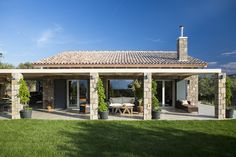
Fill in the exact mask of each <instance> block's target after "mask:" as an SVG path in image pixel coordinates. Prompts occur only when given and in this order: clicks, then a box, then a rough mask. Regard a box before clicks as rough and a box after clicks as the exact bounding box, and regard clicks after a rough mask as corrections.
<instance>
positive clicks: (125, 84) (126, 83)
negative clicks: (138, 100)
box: [109, 80, 134, 97]
mask: <svg viewBox="0 0 236 157" xmlns="http://www.w3.org/2000/svg"><path fill="white" fill-rule="evenodd" d="M132 83H133V80H110V81H109V97H122V96H124V97H134V92H133V91H132V89H131V84H132Z"/></svg>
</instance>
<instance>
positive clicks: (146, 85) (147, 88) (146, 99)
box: [143, 73, 152, 120]
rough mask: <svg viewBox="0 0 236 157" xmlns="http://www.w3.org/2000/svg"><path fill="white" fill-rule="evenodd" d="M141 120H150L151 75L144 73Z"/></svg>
mask: <svg viewBox="0 0 236 157" xmlns="http://www.w3.org/2000/svg"><path fill="white" fill-rule="evenodd" d="M143 91H144V93H143V109H144V113H143V119H144V120H151V119H152V73H144V80H143Z"/></svg>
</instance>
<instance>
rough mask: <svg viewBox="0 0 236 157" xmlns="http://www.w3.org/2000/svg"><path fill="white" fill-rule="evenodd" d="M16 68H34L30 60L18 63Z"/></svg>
mask: <svg viewBox="0 0 236 157" xmlns="http://www.w3.org/2000/svg"><path fill="white" fill-rule="evenodd" d="M17 68H19V69H34V67H33V64H32V63H30V62H25V63H20V64H19V65H18V67H17Z"/></svg>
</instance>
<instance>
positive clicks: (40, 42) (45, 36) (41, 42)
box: [36, 24, 63, 47]
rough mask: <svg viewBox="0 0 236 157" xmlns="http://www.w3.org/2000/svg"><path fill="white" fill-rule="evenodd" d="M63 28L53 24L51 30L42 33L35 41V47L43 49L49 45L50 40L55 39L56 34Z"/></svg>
mask: <svg viewBox="0 0 236 157" xmlns="http://www.w3.org/2000/svg"><path fill="white" fill-rule="evenodd" d="M62 30H63V28H62V27H61V26H60V25H58V24H54V27H53V28H51V29H48V30H46V31H43V32H42V34H41V35H40V37H39V38H38V39H37V41H36V42H37V46H38V47H43V46H45V45H47V44H49V43H51V42H52V39H53V38H55V36H56V34H57V33H59V32H61V31H62Z"/></svg>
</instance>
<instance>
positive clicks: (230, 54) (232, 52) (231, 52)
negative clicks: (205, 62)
mask: <svg viewBox="0 0 236 157" xmlns="http://www.w3.org/2000/svg"><path fill="white" fill-rule="evenodd" d="M221 55H223V56H232V55H236V50H234V51H230V52H224V53H222V54H221Z"/></svg>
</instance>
